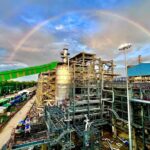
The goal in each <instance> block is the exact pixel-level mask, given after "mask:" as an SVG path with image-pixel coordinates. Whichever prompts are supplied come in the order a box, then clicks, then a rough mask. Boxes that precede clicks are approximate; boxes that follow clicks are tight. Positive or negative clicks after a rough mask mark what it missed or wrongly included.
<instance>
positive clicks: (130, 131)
mask: <svg viewBox="0 0 150 150" xmlns="http://www.w3.org/2000/svg"><path fill="white" fill-rule="evenodd" d="M131 46H132V44H131V43H125V44H122V45H120V46H119V48H118V50H119V51H123V52H124V58H125V74H126V88H127V107H128V134H129V150H132V128H131V105H130V98H129V87H128V71H127V57H126V50H127V49H129V48H130V47H131Z"/></svg>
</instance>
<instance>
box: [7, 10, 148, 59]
mask: <svg viewBox="0 0 150 150" xmlns="http://www.w3.org/2000/svg"><path fill="white" fill-rule="evenodd" d="M90 11H91V10H90ZM90 11H89V10H86V11H85V10H79V11H78V12H90ZM94 14H96V15H107V16H111V17H115V18H118V19H120V20H122V21H125V22H127V23H129V24H131V25H133V26H135V27H136V28H137V29H139V30H140V31H142V32H143V33H145V34H146V35H147V36H148V37H150V31H149V30H147V29H146V28H145V27H144V26H142V25H141V24H139V23H138V22H135V21H134V20H131V19H129V18H127V17H124V16H121V15H118V14H116V13H113V12H110V11H103V10H94ZM63 15H64V14H61V15H60V16H63ZM60 16H56V17H50V18H48V19H46V20H44V21H42V22H41V23H39V24H37V25H36V26H35V27H34V28H32V29H31V30H30V31H29V32H28V33H27V34H26V35H25V36H24V37H23V38H22V39H21V40H20V41H19V42H18V44H17V45H16V46H15V48H14V51H13V53H12V54H11V55H10V57H9V58H8V60H12V59H13V58H14V56H15V54H16V52H17V51H18V50H19V49H20V48H21V46H22V45H23V44H24V43H25V42H26V41H27V40H28V39H29V38H30V37H31V36H32V35H33V34H34V33H35V32H37V31H38V30H39V29H40V28H41V27H43V26H44V25H46V24H47V23H48V22H49V21H52V20H55V19H56V18H59V17H60Z"/></svg>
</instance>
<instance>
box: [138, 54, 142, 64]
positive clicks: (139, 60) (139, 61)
mask: <svg viewBox="0 0 150 150" xmlns="http://www.w3.org/2000/svg"><path fill="white" fill-rule="evenodd" d="M141 62H142V56H141V55H139V56H138V63H139V64H140V63H141Z"/></svg>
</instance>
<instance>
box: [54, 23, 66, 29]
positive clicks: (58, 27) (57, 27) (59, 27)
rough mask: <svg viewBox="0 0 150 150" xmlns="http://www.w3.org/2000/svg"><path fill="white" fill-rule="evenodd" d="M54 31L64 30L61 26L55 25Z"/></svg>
mask: <svg viewBox="0 0 150 150" xmlns="http://www.w3.org/2000/svg"><path fill="white" fill-rule="evenodd" d="M55 29H56V30H63V29H64V26H63V25H62V24H60V25H57V26H56V27H55Z"/></svg>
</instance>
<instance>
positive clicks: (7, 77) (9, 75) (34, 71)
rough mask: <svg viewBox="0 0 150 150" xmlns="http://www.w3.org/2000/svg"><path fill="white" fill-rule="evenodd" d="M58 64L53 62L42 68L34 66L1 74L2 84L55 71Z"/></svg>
mask: <svg viewBox="0 0 150 150" xmlns="http://www.w3.org/2000/svg"><path fill="white" fill-rule="evenodd" d="M57 64H58V62H51V63H49V64H44V65H41V66H33V67H28V68H22V69H16V70H9V71H3V72H0V82H1V81H7V80H10V79H15V78H18V77H23V76H28V75H33V74H37V73H41V72H46V71H49V70H53V69H55V68H56V67H57Z"/></svg>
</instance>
